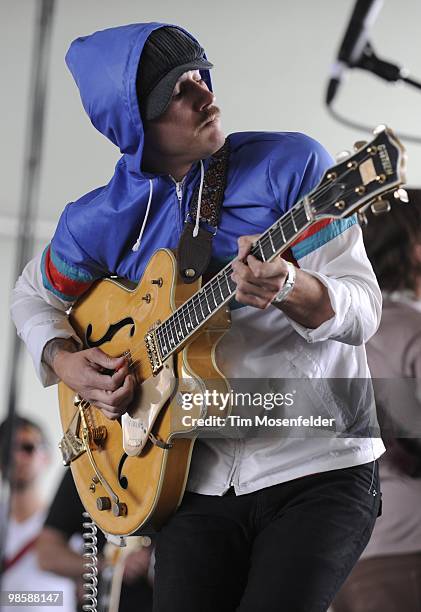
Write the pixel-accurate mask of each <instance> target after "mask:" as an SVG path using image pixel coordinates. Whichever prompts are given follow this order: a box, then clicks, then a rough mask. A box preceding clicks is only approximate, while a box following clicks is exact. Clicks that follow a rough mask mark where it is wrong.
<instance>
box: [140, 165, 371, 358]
mask: <svg viewBox="0 0 421 612" xmlns="http://www.w3.org/2000/svg"><path fill="white" fill-rule="evenodd" d="M370 157H372V156H371V155H367V156H366V157H365V158H363V159H362V160H361V161H360V163H362V162H364V161H365V160H366V159H369V158H370ZM356 169H357V168H347V169H346V170H345V171H344V172H343V173H342V174H341V175H339V176H338V177H337V178H335V179H334V182H331V183H329V184H325V185H322V186H321V187H320V188H318V189H317V188H316V190H315V191H314V193H310V194H309V196H311V199H312V201H313V202H312V203H316V200H317V199H319V198H320V196H321V194H323V193H326V191H328V190H329V189H332V187H335V185H337V184H338V182H340V180H342V179H343V178H344V177H345V176H346V175H347V174H349V173H350V172H353V171H355V170H356ZM353 191H354V189H350V190H348V191H345V192H343V193H342V194H340V197H341V198H344V197H346V196H347V195H349V193H352V192H353ZM303 201H304V200H300V201H299V202H297V203H296V204H295V205H294V206H293V207H292V208H291V209H290V210H289V211H288V213H290V214H289V215H288V217H287V219H286V221H287V224H285V220H284V222H282V217H281V218H280V219H279V220H278V221H277V222H276V223H275V224H274V225H273V226H271V228H269V230H266V231H265V233H264V235H263V236H262V238H261V239H258V241H257V242H256V244H255V247H254V248H256V247H257V246H258V245H259V244H261V245H262V246H263V243H264V244H265V246H267V245H268V244H269V243H270V238H269V235H271V236H272V239H273V238H275V241H276V238H280V237H281V238H282V242H283V244H284V245H285V242H284V241H283V236H282V230H284V232H286V233H287V234H288V232H289V230H290V229H291V227H293V228H294V233H300V232H301V231H303V230H304V229H305V228H306V225H307V223H306V224H305V225H304V226H303V227H302V228H300V229H299V231H298V232H296V230H295V227H294V222H293V220H292V219H293V214H294V213H293V211H296V213H299V212H302V211H305V207H304V204H303ZM288 213H287V214H288ZM289 217H291V219H290V218H289ZM311 225H313V223H311V224H310V226H311ZM281 228H282V229H281ZM275 234H276V235H275ZM287 242H288V240H287ZM263 248H264V247H263ZM281 249H282V247H281ZM271 250H272V252H273V249H272V247H271ZM277 251H278V249H277ZM277 251H276V252H277ZM231 274H232V267H231V264H228V265H227V266H226V267H225V268H224V269H223V270H221V271H220V272H219V273H218V274H217V275H216V276H215V277H214V278H213V279H211V280H210V281H209V282H208V283H206V285H204V286H203V287H202V288H201V289H200V290H199V291H198V292H197V293H195V294H194V295H193V296H191V297H190V298H189V299H188V300H187V302H185V303H184V304H183V305H182V306H180V307H179V308H178V309H177V310H176V311H174V312H173V313H171V314H170V315H169V317H168V318H167V319H166V320H165V321H164V322H163V323H161V324H160V325H159V327H158V328H157V330H155V331H157V332H160V333H161V335H164V336H167V340H165V339H164V342H165V345H166V346H167V347H168V348H169V352H168V351H167V354H166V355H165V358H167V357H169V356H170V355H171V353H172V352H173V351H174V349H176V348H177V347H178V346H179V345H180V339H179V337H178V335H177V333H176V332H177V329H176V325H177V321H176V320H175V318H174V317H177V318H178V322H179V324H180V325H181V322H182V323H183V324H184V327H185V329H186V330H189V326H188V325H187V323H186V321H187V318H186V317H187V316H188V317H189V319H190V324H191V315H192V314H194V315H195V318H196V322H197V326H198V327H199V326H200V324H201V323H203V321H204V320H205V319H206V318H207V317H208V316H209V315H210V314H211V311H210V312H208V313H207V314H206V315H205V313H204V311H203V307H204V306H205V302H208V298H209V297H212V299H213V301H214V303H215V304H217V303H216V301H215V298H214V293H215V291H214V289H215V287H214V285H216V288H218V289H219V290H220V289H221V282H222V283H226V285H227V287H228V289H229V293H228V294H227V295H225V296H223V300H222V301H221V302H220V303H219V304H218V305H217V306H215V311H216V310H217V309H218V308H219V307H221V306H222V304H223V302H224V301H225V300H226V299H227V298H228V297H231V295H232V294H231V292H232V288H231V287H230V282H231V283H233V281H232V279H231V276H230V275H231ZM222 295H223V294H222ZM202 298H204V300H203V299H202ZM195 302H196V303H195ZM197 306H199V307H200V310H201V312H202V316H203V319H202V320H201V321H199V319H198V318H197V315H196V310H197ZM186 310H187V312H185V311H186ZM208 310H209V308H208ZM190 331H191V330H189V333H190ZM193 331H195V329H194V326H193ZM169 334H171V336H172V339H173V340H172V342H171V340H168V339H169V338H170V336H169ZM182 334H183V329H182V326H181V335H182ZM187 335H188V334H187ZM184 339H185V337H184V338H182V340H181V342H183V341H184ZM160 340H162V338H161V339H160ZM161 344H162V342H161ZM171 344H173V346H171ZM159 348H160V349H161V348H162V347H161V346H160V347H159ZM164 348H165V346H164ZM140 353H141V348H140V351H139V353H138V352H137V350H135V351H134V352H133V354H132V356H131V357H132V359H133V357H135V356H136V357H137V356H138V355H139V354H140ZM137 363H138V360H136V361H135V362H133V363H132V364H131V365H130V366H129V368H130V367H134V366H135V364H136V365H137Z"/></svg>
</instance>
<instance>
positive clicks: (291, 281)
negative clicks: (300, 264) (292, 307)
mask: <svg viewBox="0 0 421 612" xmlns="http://www.w3.org/2000/svg"><path fill="white" fill-rule="evenodd" d="M286 263H287V266H288V276H287V278H286V281H285V283H284V286H283V287H282V289H281V290H280V292H279V293H278V295H276V296H275V297H274V298H273V300H272V304H280V303H281V302H283V301H284V299H285V298H286V297H287V295H288V294H289V293H290V292H291V291H292V290H293V288H294V285H295V278H296V276H297V271H296V268H295V266H294V265H293V264H292V263H291V262H289V261H287V262H286Z"/></svg>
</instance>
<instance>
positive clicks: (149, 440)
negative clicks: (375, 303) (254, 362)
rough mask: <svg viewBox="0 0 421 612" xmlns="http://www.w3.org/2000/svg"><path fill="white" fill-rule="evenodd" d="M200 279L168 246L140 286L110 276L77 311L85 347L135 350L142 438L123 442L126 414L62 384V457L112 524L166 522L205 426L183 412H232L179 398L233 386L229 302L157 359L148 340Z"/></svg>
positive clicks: (74, 317)
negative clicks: (223, 349) (185, 277)
mask: <svg viewBox="0 0 421 612" xmlns="http://www.w3.org/2000/svg"><path fill="white" fill-rule="evenodd" d="M198 288H199V281H197V282H196V283H192V284H183V283H182V282H181V280H179V277H178V275H177V267H176V260H175V257H174V255H173V253H172V252H171V251H169V250H166V249H161V250H159V251H157V252H156V253H155V255H154V256H153V257H152V258H151V260H150V262H149V264H148V267H147V268H146V270H145V272H144V275H143V277H142V279H141V281H140V283H139V285H138V286H137V287H136V288H135V289H129V288H127V287H125V286H123V285H122V284H121V283H119V282H117V281H115V280H111V279H106V280H102V281H99V282H98V283H96V284H95V285H94V286H93V287H92V288H91V289H90V291H89V292H88V293H87V294H85V295H84V296H83V297H82V298H81V299H80V300H79V301H78V302H77V303H76V305H75V306H74V307H73V309H72V311H71V313H70V320H71V322H72V325H73V327H74V329H75V330H76V332H77V333H78V335H79V337H80V338H81V339H82V340H83V341H84V344H85V347H86V348H88V347H92V346H100V348H101V349H102V350H103V351H104V352H106V353H108V354H109V355H111V356H113V357H115V356H119V355H122V354H127V355H128V358H129V359H130V360H131V364H132V365H131V369H132V372H133V373H134V374H135V377H136V381H137V383H138V384H137V389H138V392H137V394H136V398H135V399H134V401H133V405H132V406H131V407H130V409H129V414H130V415H131V416H132V417H133V419H134V420H133V421H130V422H131V424H132V425H134V426H135V427H134V429H133V428H132V430H131V431H135V432H136V431H137V430H139V431H140V429H142V430H143V434H142V435H143V441H142V440H140V441H139V439H138V438H137V434H133V436H131V434H129V438H130V439H129V442H127V441H126V444H125V447H123V427H122V423H123V421H122V422H121V423H120V421H119V420H116V421H111V420H109V419H107V418H106V417H105V416H104V415H103V413H102V412H101V411H100V410H99V409H97V408H95V406H93V405H91V404H89V402H87V401H84V400H83V398H79V397H78V396H77V395H76V394H75V391H73V390H72V389H70V388H69V387H67V386H66V385H65V384H64V383H60V385H59V403H60V416H61V422H62V427H63V431H64V436H63V439H62V442H61V445H60V446H61V450H62V453H63V457H64V460H65V462H66V463H70V465H71V469H72V472H73V477H74V480H75V483H76V487H77V489H78V492H79V495H80V498H81V500H82V502H83V504H84V506H85V508H86V510H87V511H88V512H89V514H90V515H91V517H92V518H93V520H94V521H95V522H96V523H97V525H98V526H99V527H100V528H101V529H102V530H103V531H105V532H107V533H110V534H114V535H119V536H120V535H129V534H133V533H136V532H140V531H141V530H146V531H147V529H148V528H149V527H151V528H152V529H159V528H160V526H161V525H162V524H163V523H164V522H165V521H166V520H167V519H168V517H169V516H170V515H171V514H172V513H173V512H174V511H175V510H176V508H177V507H178V505H179V504H180V502H181V499H182V496H183V493H184V489H185V485H186V480H187V475H188V470H189V465H190V459H191V454H192V449H193V444H194V440H195V437H196V435H197V433H195V430H194V428H192V426H191V425H188V426H185V425H183V419H182V417H183V416H185V415H186V414H189V415H190V416H191V417H192V419H194V418H201V417H203V416H206V415H207V416H210V415H212V410H215V414H217V415H218V416H222V417H224V416H227V415H226V414H224V413H223V412H221V410H219V408H215V409H212V408H210V409H208V410H207V412H206V410H205V408H204V406H203V405H202V406H200V405H199V406H193V407H192V409H190V410H189V411H188V412H186V411H185V410H183V409H182V405H181V402H182V394H183V393H189V394H201V395H202V396H203V394H204V393H205V392H206V391H208V392H209V393H212V392H213V391H214V390H216V391H217V392H218V393H227V392H229V385H228V382H227V381H226V379H225V378H224V376H223V375H222V373H221V372H220V370H219V369H218V367H217V365H216V363H215V357H214V353H215V347H216V344H217V343H218V341H219V340H220V339H221V337H222V336H223V334H224V333H225V331H226V330H227V329H228V328H229V325H230V321H229V310H228V309H227V307H223V308H221V309H219V310H218V312H216V313H215V314H213V315H212V316H211V317H210V318H209V319H208V320H207V321H206V322H205V323H204V325H203V326H202V327H201V329H200V331H196V332H195V333H194V334H193V335H191V336H190V337H189V338H187V339H186V342H184V343H183V345H182V346H181V347H180V349H179V350H178V351H176V352H174V353H173V354H172V355H171V356H169V357H168V358H167V359H166V360H165V361H164V362H163V363H162V364H161V366H160V367H159V368H156V357H157V355H156V354H154V351H153V348H152V352H151V345H150V343H149V344H148V342H147V341H146V340H145V338H146V336H147V334H148V333H150V332H151V330H152V331H153V330H154V329H155V328H156V326H157V325H159V324H160V323H161V322H163V321H165V320H166V319H167V318H168V317H169V316H170V315H171V314H172V313H174V312H175V311H176V310H177V308H178V307H179V306H180V305H182V304H183V303H185V302H186V300H188V299H189V298H190V297H191V296H192V295H193V294H194V293H195V292H196V291H197V290H198ZM158 357H159V356H158ZM150 406H153V411H152V413H151V414H150V413H149V412H148V411H150V408H149V407H150ZM138 417H139V418H138ZM145 431H146V434H145ZM149 434H150V435H149ZM130 436H131V437H130ZM130 445H132V446H130ZM126 451H128V452H126Z"/></svg>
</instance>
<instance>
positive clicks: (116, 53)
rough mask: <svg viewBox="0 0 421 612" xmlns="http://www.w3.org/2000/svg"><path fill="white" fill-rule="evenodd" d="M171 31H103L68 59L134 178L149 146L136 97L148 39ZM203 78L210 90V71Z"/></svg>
mask: <svg viewBox="0 0 421 612" xmlns="http://www.w3.org/2000/svg"><path fill="white" fill-rule="evenodd" d="M167 25H171V24H166V23H156V22H151V23H135V24H131V25H125V26H119V27H116V28H109V29H107V30H101V31H99V32H95V33H94V34H91V35H89V36H82V37H80V38H77V39H76V40H74V41H73V42H72V44H71V45H70V48H69V50H68V52H67V55H66V63H67V66H68V67H69V70H70V72H71V73H72V75H73V78H74V80H75V82H76V85H77V86H78V88H79V92H80V97H81V99H82V104H83V107H84V109H85V111H86V112H87V114H88V116H89V118H90V120H91V122H92V123H93V125H94V126H95V127H96V129H97V130H99V131H100V132H101V133H102V134H104V136H106V137H107V138H109V140H111V142H113V143H114V144H115V145H117V146H118V147H119V149H120V151H121V153H123V154H124V155H125V156H126V162H127V165H128V168H129V170H130V172H132V173H135V174H141V162H142V155H143V143H144V130H143V125H142V119H141V117H140V112H139V105H138V100H137V94H136V74H137V68H138V65H139V61H140V57H141V55H142V51H143V47H144V45H145V42H146V40H147V38H148V36H149V35H150V34H151V32H153V31H154V30H156V29H158V28H161V27H164V26H167ZM173 27H179V26H173ZM180 29H181V30H183V31H184V32H186V30H184V29H183V28H180ZM186 34H188V35H189V36H191V34H190V33H189V32H186ZM191 37H192V38H193V36H191ZM201 74H202V76H203V79H204V80H205V81H206V83H207V85H208V87H209V89H211V88H212V85H211V79H210V74H209V71H208V70H203V71H201Z"/></svg>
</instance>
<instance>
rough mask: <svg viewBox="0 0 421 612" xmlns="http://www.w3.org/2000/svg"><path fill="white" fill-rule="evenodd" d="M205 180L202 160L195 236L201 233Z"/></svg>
mask: <svg viewBox="0 0 421 612" xmlns="http://www.w3.org/2000/svg"><path fill="white" fill-rule="evenodd" d="M204 180H205V169H204V167H203V162H202V160H200V186H199V197H198V199H197V210H196V223H195V225H194V229H193V238H196V237H197V235H198V234H199V222H200V206H201V204H202V191H203V182H204Z"/></svg>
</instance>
